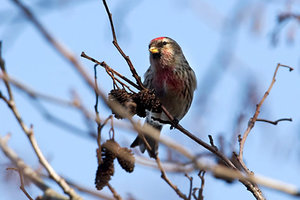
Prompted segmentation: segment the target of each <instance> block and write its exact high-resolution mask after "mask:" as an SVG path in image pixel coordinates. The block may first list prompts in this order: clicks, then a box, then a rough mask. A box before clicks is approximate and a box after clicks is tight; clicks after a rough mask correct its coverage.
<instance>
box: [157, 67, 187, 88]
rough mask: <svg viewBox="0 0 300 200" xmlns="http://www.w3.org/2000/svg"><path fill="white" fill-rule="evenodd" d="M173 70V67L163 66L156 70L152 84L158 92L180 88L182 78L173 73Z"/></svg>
mask: <svg viewBox="0 0 300 200" xmlns="http://www.w3.org/2000/svg"><path fill="white" fill-rule="evenodd" d="M173 70H174V68H173V67H164V68H160V69H157V70H156V72H155V73H156V74H155V78H154V79H153V81H154V82H153V84H154V87H155V89H156V90H157V91H158V92H159V91H161V90H164V91H166V90H171V91H174V92H177V91H178V92H179V91H180V90H181V88H182V84H183V83H182V80H181V79H180V78H179V77H177V76H176V75H175V74H174V72H173Z"/></svg>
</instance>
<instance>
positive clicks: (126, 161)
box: [117, 148, 135, 173]
mask: <svg viewBox="0 0 300 200" xmlns="http://www.w3.org/2000/svg"><path fill="white" fill-rule="evenodd" d="M117 159H118V162H119V164H120V165H121V167H122V168H123V169H124V170H125V171H126V172H129V173H131V172H133V170H134V163H135V158H134V156H133V153H132V151H131V150H130V149H128V148H120V149H119V153H118V155H117Z"/></svg>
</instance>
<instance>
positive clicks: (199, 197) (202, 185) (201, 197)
mask: <svg viewBox="0 0 300 200" xmlns="http://www.w3.org/2000/svg"><path fill="white" fill-rule="evenodd" d="M204 175H205V171H204V170H200V172H199V174H198V176H199V177H200V180H201V186H200V189H199V193H198V199H197V200H203V199H204V196H203V189H204V184H205V179H204Z"/></svg>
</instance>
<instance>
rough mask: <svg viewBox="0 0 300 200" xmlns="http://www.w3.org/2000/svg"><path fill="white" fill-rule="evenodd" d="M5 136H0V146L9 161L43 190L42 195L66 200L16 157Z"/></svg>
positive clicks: (57, 199)
mask: <svg viewBox="0 0 300 200" xmlns="http://www.w3.org/2000/svg"><path fill="white" fill-rule="evenodd" d="M6 142H7V138H2V137H0V148H1V150H2V151H3V153H4V154H5V155H6V156H7V158H9V159H10V161H11V162H12V163H13V164H14V165H15V166H16V167H17V168H18V169H20V170H21V171H22V172H23V175H24V176H26V177H27V178H28V179H30V180H31V181H32V183H34V184H35V185H36V186H37V187H38V188H39V189H40V190H42V191H43V192H44V196H45V197H47V198H48V199H49V200H50V199H51V200H53V199H56V200H59V199H60V200H67V199H68V198H67V197H65V196H62V195H60V194H58V193H57V192H55V191H54V190H53V189H51V188H50V187H49V186H48V185H47V184H46V183H45V182H44V181H43V180H42V179H41V178H40V176H39V175H38V174H37V172H35V171H34V170H33V169H32V168H31V167H29V166H28V165H27V164H25V162H24V161H23V160H22V159H21V158H19V157H18V155H17V154H16V153H15V152H14V151H13V150H12V149H11V148H9V147H8V146H7V144H6Z"/></svg>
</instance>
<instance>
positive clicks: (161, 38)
mask: <svg viewBox="0 0 300 200" xmlns="http://www.w3.org/2000/svg"><path fill="white" fill-rule="evenodd" d="M164 38H166V37H158V38H154V39H153V40H151V43H152V42H154V41H156V40H163V39H164Z"/></svg>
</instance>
